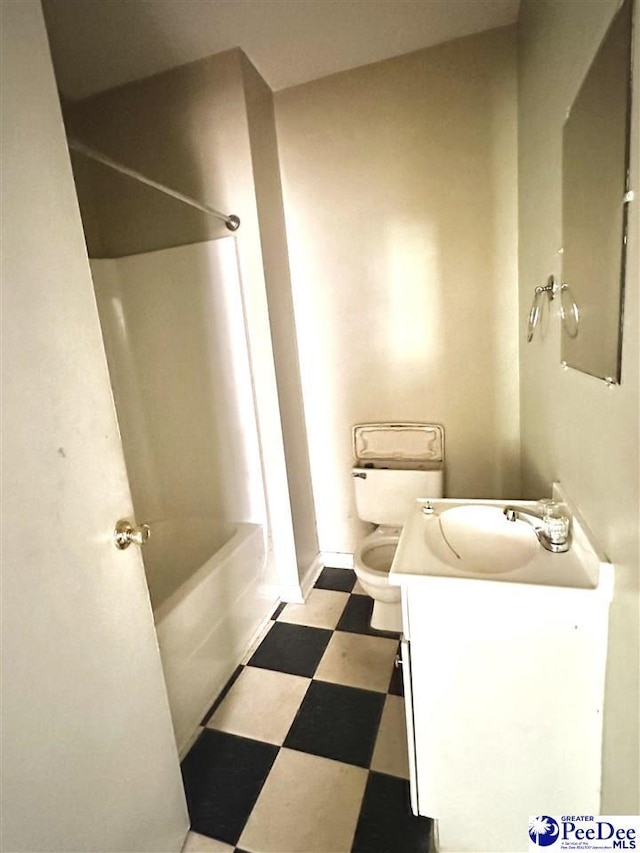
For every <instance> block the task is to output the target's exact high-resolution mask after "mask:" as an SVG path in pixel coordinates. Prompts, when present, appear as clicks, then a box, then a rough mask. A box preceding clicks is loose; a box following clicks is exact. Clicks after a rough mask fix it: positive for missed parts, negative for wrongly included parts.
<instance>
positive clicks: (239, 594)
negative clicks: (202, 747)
mask: <svg viewBox="0 0 640 853" xmlns="http://www.w3.org/2000/svg"><path fill="white" fill-rule="evenodd" d="M152 543H153V544H152ZM264 563H265V542H264V532H263V528H262V526H261V525H258V524H238V525H235V527H234V526H230V525H223V524H220V523H216V522H215V521H214V520H213V519H179V520H175V521H171V522H169V521H166V522H156V523H155V524H152V525H151V538H150V540H149V542H148V544H147V546H145V566H146V568H147V575H148V580H149V589H150V592H151V600H152V603H153V607H154V618H155V623H156V631H157V634H158V643H159V645H160V653H161V656H162V664H163V668H164V675H165V681H166V684H167V692H168V695H169V705H170V707H171V716H172V719H173V727H174V731H175V736H176V743H177V745H178V751H179V753H180V755H181V756H182V754H183V753H184V752H185V750H186V749H187V748H188V747H189V745H190V743H191V741H192V739H193V735H194V734H195V732H196V731H197V728H198V725H199V724H200V721H201V720H202V717H203V716H204V714H205V713H206V711H207V710H208V709H209V707H210V706H211V703H212V702H213V700H214V699H215V697H216V696H217V695H218V693H219V692H220V690H221V689H222V688H223V687H224V685H225V683H226V682H227V680H228V679H229V677H230V675H231V674H232V672H233V671H234V669H235V668H236V666H237V665H238V664H239V662H240V660H241V658H242V656H243V654H244V653H245V651H246V649H247V648H248V646H249V643H250V641H251V639H252V637H253V636H254V634H255V633H256V631H257V630H258V628H259V627H260V625H261V624H262V623H263V622H264V621H265V619H266V618H268V616H269V614H270V612H271V608H272V607H273V604H274V599H275V594H274V590H273V587H271V586H269V585H267V584H265V581H264V573H263V569H264Z"/></svg>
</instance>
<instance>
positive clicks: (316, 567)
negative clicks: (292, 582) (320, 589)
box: [300, 554, 324, 601]
mask: <svg viewBox="0 0 640 853" xmlns="http://www.w3.org/2000/svg"><path fill="white" fill-rule="evenodd" d="M323 569H324V562H323V561H322V557H321V555H320V554H316V556H315V557H314V559H313V562H312V563H311V565H310V566H309V568H308V569H307V571H306V572H305V573H304V576H303V577H302V579H301V580H300V588H301V590H302V595H303V598H304V599H305V601H306V599H307V596H308V595H309V593H310V592H311V590H312V589H313V585H314V583H315V582H316V581H317V580H318V575H319V574H320V572H321V571H322V570H323Z"/></svg>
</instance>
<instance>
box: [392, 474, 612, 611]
mask: <svg viewBox="0 0 640 853" xmlns="http://www.w3.org/2000/svg"><path fill="white" fill-rule="evenodd" d="M554 488H555V487H554ZM554 497H556V493H555V492H554ZM558 499H559V501H560V502H562V503H563V504H564V505H565V506H567V509H568V511H569V514H570V515H571V518H572V522H571V533H572V536H571V540H570V547H569V548H568V550H567V551H565V552H563V553H551V552H550V551H548V550H547V549H545V548H543V547H542V545H541V544H540V542H539V541H538V537H537V536H536V532H535V530H534V529H533V527H532V526H531V524H529V523H527V522H526V521H524V520H522V519H520V518H517V519H516V520H515V521H509V520H507V518H506V517H505V515H504V510H505V508H507V507H510V508H513V509H516V510H519V511H520V512H521V513H522V514H523V515H524V514H527V515H532V514H535V510H536V504H535V502H532V501H523V500H510V501H504V500H478V499H469V500H462V499H460V498H457V499H456V498H437V499H434V500H430V501H428V500H426V499H424V500H417V501H415V503H414V506H413V508H412V509H411V510H410V512H409V514H408V516H407V519H406V521H405V524H404V526H403V529H402V534H401V536H400V541H399V543H398V548H397V550H396V554H395V557H394V560H393V564H392V566H391V570H390V572H389V583H391V584H392V585H394V586H403V585H404V584H405V583H407V582H408V581H414V580H419V581H420V582H423V581H424V580H425V579H428V582H429V583H435V582H437V583H442V582H444V581H446V582H447V583H449V580H448V579H452V580H455V583H456V584H459V585H460V590H461V591H462V588H463V587H464V586H465V585H469V584H470V585H471V586H470V587H469V589H470V590H471V589H472V590H473V594H474V595H475V594H478V593H479V591H480V589H486V591H487V592H489V589H490V588H491V589H493V588H495V587H496V584H499V585H500V587H501V588H504V591H506V587H511V588H512V589H513V590H514V591H515V590H516V589H518V588H520V589H524V588H525V586H526V587H531V586H535V587H538V588H539V589H543V588H546V589H548V588H550V587H555V588H565V589H573V590H584V591H586V590H599V591H602V592H603V593H605V594H607V595H608V594H610V593H611V590H612V589H613V569H612V566H610V564H609V563H608V561H607V559H606V557H604V555H602V554H601V552H600V551H599V549H598V548H597V547H596V546H595V545H594V544H593V541H592V539H591V534H590V532H589V530H588V528H587V526H586V525H585V524H584V522H582V520H581V518H580V516H579V514H578V512H577V510H575V509H571V504H570V503H569V502H568V501H567V500H566V498H565V497H563V493H561V492H560V491H559V487H558ZM479 582H480V583H479Z"/></svg>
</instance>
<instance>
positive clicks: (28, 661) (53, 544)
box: [0, 0, 187, 853]
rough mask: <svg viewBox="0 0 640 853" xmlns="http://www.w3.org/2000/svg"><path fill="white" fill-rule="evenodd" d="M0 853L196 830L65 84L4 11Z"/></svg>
mask: <svg viewBox="0 0 640 853" xmlns="http://www.w3.org/2000/svg"><path fill="white" fill-rule="evenodd" d="M0 6H1V10H2V90H3V91H2V137H3V138H2V171H3V174H2V202H3V205H2V231H3V234H2V254H3V262H2V300H3V305H2V334H3V340H2V356H3V360H2V397H3V400H2V402H3V406H2V418H3V424H2V427H3V447H2V455H3V494H2V515H3V527H2V537H3V543H2V550H3V553H2V608H3V613H2V633H3V649H2V651H3V673H2V677H3V687H2V714H3V720H2V723H3V725H2V738H3V741H2V832H1V835H0V837H1V839H2V849H3V850H5V851H7V853H8V851H11V853H17V851H29V853H34V851H77V853H88V851H123V853H124V851H126V853H134V851H153V853H160V851H173V853H175V851H178V850H180V849H181V847H182V842H183V840H184V837H185V835H186V832H187V815H186V808H185V802H184V793H183V789H182V784H181V779H180V770H179V764H178V758H177V754H176V748H175V744H174V740H173V734H172V728H171V721H170V716H169V708H168V704H167V698H166V691H165V687H164V681H163V677H162V670H161V665H160V657H159V653H158V648H157V643H156V637H155V632H154V626H153V618H152V613H151V609H150V605H149V599H148V594H147V589H146V584H145V579H144V573H143V568H142V562H141V558H140V554H139V553H138V552H137V549H136V547H131V548H129V549H128V550H127V551H117V550H116V549H115V547H114V545H113V541H112V529H113V527H114V524H115V522H116V520H117V519H118V518H119V517H121V516H127V515H129V514H130V513H131V497H130V494H129V487H128V482H127V477H126V472H125V467H124V461H123V456H122V448H121V446H120V439H119V435H118V428H117V423H116V419H115V413H114V408H113V403H112V399H111V391H110V387H109V379H108V374H107V368H106V363H105V357H104V351H103V347H102V339H101V336H100V328H99V323H98V316H97V311H96V306H95V300H94V296H93V289H92V286H91V279H90V273H89V265H88V260H87V256H86V251H85V247H84V239H83V234H82V227H81V223H80V216H79V211H78V205H77V200H76V197H75V191H74V187H73V179H72V175H71V169H70V163H69V156H68V152H67V150H66V145H65V138H64V128H63V124H62V117H61V114H60V107H59V103H58V98H57V93H56V88H55V81H54V76H53V68H52V65H51V60H50V57H49V51H48V45H47V40H46V33H45V29H44V23H43V18H42V12H41V9H40V4H39V2H37V0H20V2H2V3H1V4H0Z"/></svg>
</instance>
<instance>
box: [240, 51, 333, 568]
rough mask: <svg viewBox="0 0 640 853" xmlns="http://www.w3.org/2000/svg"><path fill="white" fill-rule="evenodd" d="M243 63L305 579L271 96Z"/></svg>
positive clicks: (313, 544) (296, 384)
mask: <svg viewBox="0 0 640 853" xmlns="http://www.w3.org/2000/svg"><path fill="white" fill-rule="evenodd" d="M242 60H243V62H242V71H243V77H244V86H245V97H246V104H247V119H248V122H249V139H250V142H251V158H252V163H253V178H254V181H255V191H256V201H257V206H258V219H259V222H260V240H261V245H262V262H263V264H264V276H265V281H266V285H267V299H268V302H269V323H270V326H271V341H272V345H273V355H274V359H275V366H276V381H277V383H278V400H279V403H280V413H281V421H282V433H283V437H284V452H285V457H286V460H287V481H288V483H289V495H290V498H291V512H292V516H293V534H294V538H295V543H296V555H297V559H298V572H299V574H300V576H301V578H303V577H304V576H305V574H307V572H308V570H309V569H310V567H313V566H314V561H315V560H316V558H317V556H318V537H317V534H316V519H315V507H314V503H313V491H312V488H311V471H310V467H309V448H308V445H307V430H306V423H305V418H304V407H303V403H302V388H301V384H300V362H299V357H298V346H297V340H296V329H295V317H294V311H293V299H292V294H291V276H290V272H289V256H288V247H287V234H286V230H285V220H284V205H283V200H282V183H281V178H280V163H279V160H278V141H277V138H276V124H275V115H274V108H273V94H272V92H271V89H270V88H269V87H268V86H267V84H266V83H265V82H264V80H263V79H262V77H261V76H260V75H259V74H258V72H257V71H256V69H255V68H254V67H253V65H252V64H251V63H250V62H249V60H248V59H247V57H246V56H244V55H243V56H242ZM308 580H311V578H308Z"/></svg>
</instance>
